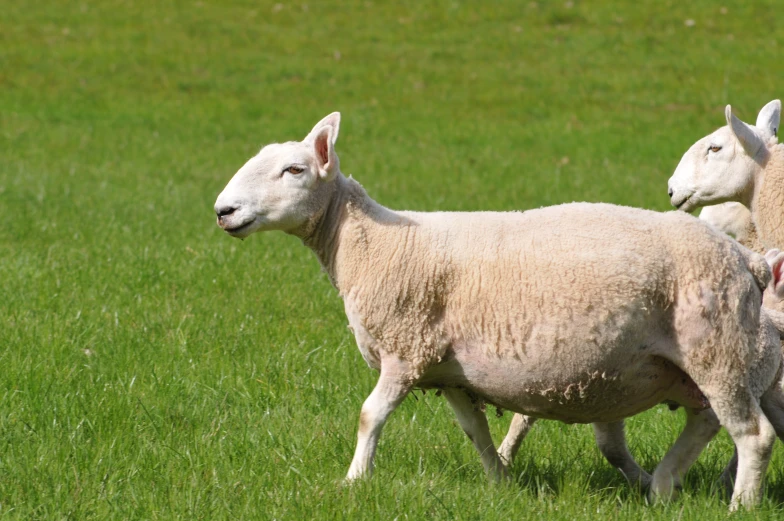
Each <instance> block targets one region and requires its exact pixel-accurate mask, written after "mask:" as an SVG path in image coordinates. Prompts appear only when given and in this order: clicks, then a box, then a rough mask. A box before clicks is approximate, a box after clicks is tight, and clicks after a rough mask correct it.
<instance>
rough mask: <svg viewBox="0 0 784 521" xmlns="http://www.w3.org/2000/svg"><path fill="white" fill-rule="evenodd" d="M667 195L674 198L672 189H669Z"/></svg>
mask: <svg viewBox="0 0 784 521" xmlns="http://www.w3.org/2000/svg"><path fill="white" fill-rule="evenodd" d="M667 195H669V196H670V197H672V188H669V189H667Z"/></svg>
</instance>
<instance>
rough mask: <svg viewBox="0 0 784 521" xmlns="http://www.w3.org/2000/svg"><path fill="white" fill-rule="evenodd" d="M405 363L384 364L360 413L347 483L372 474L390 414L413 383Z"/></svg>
mask: <svg viewBox="0 0 784 521" xmlns="http://www.w3.org/2000/svg"><path fill="white" fill-rule="evenodd" d="M404 366H405V364H404V363H402V362H401V361H395V362H392V363H387V364H385V363H384V362H383V361H382V364H381V376H380V377H379V379H378V383H377V384H376V387H375V388H374V389H373V392H372V393H370V396H368V397H367V400H365V403H363V404H362V411H361V412H360V414H359V431H358V432H357V449H356V451H355V452H354V459H353V460H352V461H351V467H349V469H348V475H346V481H353V480H355V479H357V478H360V477H362V476H370V475H371V474H372V473H373V455H374V454H375V452H376V445H378V439H379V437H380V436H381V429H383V428H384V423H386V421H387V418H388V417H389V415H390V414H391V413H392V411H394V410H395V409H396V408H397V406H398V405H400V403H401V402H402V401H403V399H404V398H405V397H406V395H407V394H408V393H409V391H411V388H412V387H413V383H412V382H411V380H410V378H408V377H407V375H406V371H405V369H406V367H404Z"/></svg>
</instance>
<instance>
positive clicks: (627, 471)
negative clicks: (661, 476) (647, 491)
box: [593, 420, 652, 488]
mask: <svg viewBox="0 0 784 521" xmlns="http://www.w3.org/2000/svg"><path fill="white" fill-rule="evenodd" d="M593 433H594V436H596V444H597V445H598V446H599V450H600V451H601V453H602V454H603V455H604V457H605V458H606V459H607V461H609V462H610V465H612V466H613V467H615V468H617V469H618V470H619V471H621V474H623V475H624V477H625V478H626V479H627V480H628V481H629V483H631V484H632V485H633V486H639V487H641V488H648V487H649V486H650V485H651V480H652V478H651V475H650V474H648V473H647V472H645V470H643V468H642V467H640V466H639V465H638V464H637V462H636V461H634V458H633V457H632V455H631V454H630V453H629V448H628V447H627V446H626V436H625V435H624V432H623V420H621V421H617V422H610V423H594V424H593Z"/></svg>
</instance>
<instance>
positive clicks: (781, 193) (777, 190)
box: [750, 145, 784, 248]
mask: <svg viewBox="0 0 784 521" xmlns="http://www.w3.org/2000/svg"><path fill="white" fill-rule="evenodd" d="M756 188H757V189H756V190H755V193H754V196H753V197H754V198H753V200H752V203H751V205H750V208H751V213H752V215H753V217H754V223H755V224H756V226H757V232H758V234H759V239H760V242H762V244H763V245H764V247H765V248H784V210H782V209H784V145H776V146H774V147H772V148H771V149H770V155H769V157H768V159H767V162H766V163H765V165H764V167H763V170H762V173H761V179H760V182H759V183H757V187H756Z"/></svg>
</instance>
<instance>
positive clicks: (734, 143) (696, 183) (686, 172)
mask: <svg viewBox="0 0 784 521" xmlns="http://www.w3.org/2000/svg"><path fill="white" fill-rule="evenodd" d="M724 115H725V117H726V120H727V126H725V127H722V128H720V129H718V130H717V131H715V132H714V133H712V134H710V135H708V136H706V137H704V138H702V139H700V140H699V141H697V142H696V143H695V144H694V145H692V146H691V148H689V150H688V151H687V152H686V153H685V154H684V155H683V158H681V161H680V163H678V167H677V168H676V169H675V172H674V173H673V174H672V177H670V180H669V182H668V183H667V184H668V193H669V196H670V202H671V203H672V205H673V206H674V207H676V208H677V209H679V210H683V211H685V212H690V211H692V210H694V209H695V208H699V207H700V206H707V205H711V204H718V203H722V202H725V201H738V202H740V203H743V204H745V205H747V206H748V205H749V203H750V201H751V196H752V193H753V190H754V180H755V177H756V175H757V174H758V173H759V172H760V171H761V170H762V166H761V165H762V164H764V161H765V158H766V157H767V156H768V145H769V144H771V143H776V141H777V140H776V135H777V132H778V126H779V119H780V116H781V102H780V101H779V100H773V101H771V102H770V103H768V104H767V105H765V106H764V107H763V108H762V110H761V111H760V113H759V116H758V117H757V123H756V125H748V124H746V123H744V122H743V121H741V120H740V119H738V118H737V117H736V116H735V115H734V114H733V113H732V107H730V106H729V105H727V107H726V109H725V111H724Z"/></svg>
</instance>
